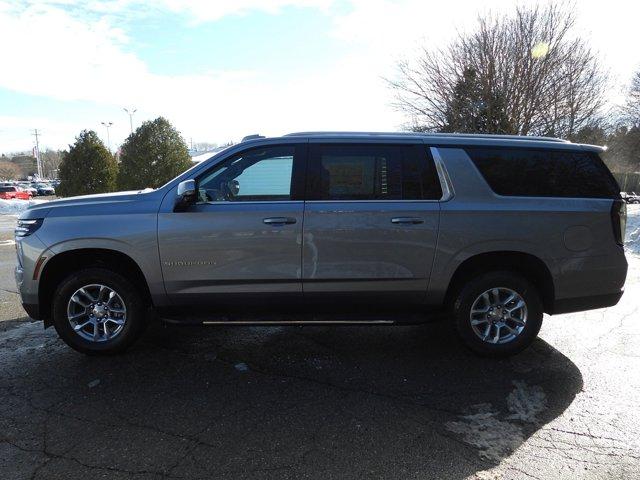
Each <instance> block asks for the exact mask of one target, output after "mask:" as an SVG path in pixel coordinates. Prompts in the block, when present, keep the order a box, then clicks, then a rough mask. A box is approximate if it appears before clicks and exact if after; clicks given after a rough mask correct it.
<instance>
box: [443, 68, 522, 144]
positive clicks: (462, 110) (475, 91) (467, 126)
mask: <svg viewBox="0 0 640 480" xmlns="http://www.w3.org/2000/svg"><path fill="white" fill-rule="evenodd" d="M505 107H506V101H505V98H504V95H501V94H500V93H499V92H496V91H495V90H493V91H491V90H489V89H484V88H483V87H482V85H481V83H480V79H479V77H478V74H477V72H476V70H475V69H474V68H471V67H467V68H465V69H464V72H463V74H462V78H461V79H460V80H458V82H456V85H455V87H454V91H453V97H452V99H451V101H450V102H449V104H448V105H447V110H446V112H445V122H446V124H445V126H444V127H443V128H442V129H441V131H443V132H458V133H514V132H513V130H514V129H513V128H511V127H510V126H509V120H508V118H507V115H506V108H505Z"/></svg>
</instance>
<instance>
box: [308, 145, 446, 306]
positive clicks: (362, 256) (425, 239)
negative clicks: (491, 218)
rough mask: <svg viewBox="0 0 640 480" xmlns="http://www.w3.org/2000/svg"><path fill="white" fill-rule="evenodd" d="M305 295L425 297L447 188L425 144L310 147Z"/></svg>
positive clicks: (383, 299) (361, 297)
mask: <svg viewBox="0 0 640 480" xmlns="http://www.w3.org/2000/svg"><path fill="white" fill-rule="evenodd" d="M308 165H309V166H308V168H309V171H308V175H307V178H308V184H307V202H306V206H305V213H304V241H303V288H304V294H305V297H307V296H308V297H309V298H312V297H324V296H331V297H333V298H335V299H338V298H340V296H341V295H343V294H344V297H345V298H348V299H350V300H351V299H354V298H356V299H357V298H360V299H363V300H364V299H366V300H367V301H369V300H372V301H377V300H381V301H388V300H389V297H390V296H400V297H403V298H405V299H408V300H415V301H421V300H423V299H424V297H425V295H426V292H427V288H428V281H429V275H430V272H431V266H432V263H433V257H434V252H435V248H436V241H437V234H438V223H439V216H440V207H439V202H438V200H439V199H440V198H441V196H442V190H441V188H440V183H439V181H438V176H437V173H436V169H435V166H434V164H433V160H432V158H431V156H430V154H429V151H428V150H427V149H426V148H425V146H424V145H410V144H353V143H349V144H332V143H317V144H311V145H310V146H309V164H308Z"/></svg>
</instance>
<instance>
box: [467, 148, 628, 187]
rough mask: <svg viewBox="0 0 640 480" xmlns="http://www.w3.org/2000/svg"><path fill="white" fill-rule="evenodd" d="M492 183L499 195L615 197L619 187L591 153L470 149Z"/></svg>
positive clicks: (469, 153) (600, 161)
mask: <svg viewBox="0 0 640 480" xmlns="http://www.w3.org/2000/svg"><path fill="white" fill-rule="evenodd" d="M466 151H467V153H468V155H469V156H470V157H471V159H472V160H473V162H474V163H475V164H476V166H477V167H478V169H479V170H480V172H481V173H482V175H483V176H484V178H485V179H486V180H487V183H488V184H489V186H490V187H491V188H492V189H493V191H494V192H496V193H497V194H499V195H512V196H532V197H586V198H615V197H618V196H619V191H620V190H619V188H618V186H617V184H616V182H615V180H614V179H613V176H612V175H611V173H610V172H609V170H607V168H606V167H605V166H604V164H603V163H602V160H600V158H599V157H598V156H597V155H596V154H595V153H591V152H576V151H570V150H531V149H507V148H505V149H502V148H475V147H474V148H467V149H466Z"/></svg>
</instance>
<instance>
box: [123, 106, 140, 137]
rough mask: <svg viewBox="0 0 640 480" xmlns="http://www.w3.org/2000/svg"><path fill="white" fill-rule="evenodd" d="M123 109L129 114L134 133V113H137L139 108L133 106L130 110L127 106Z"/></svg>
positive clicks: (130, 125)
mask: <svg viewBox="0 0 640 480" xmlns="http://www.w3.org/2000/svg"><path fill="white" fill-rule="evenodd" d="M123 110H124V111H125V112H127V114H128V115H129V127H130V128H131V133H133V114H134V113H136V112H137V111H138V109H137V108H132V109H131V110H128V109H126V108H123Z"/></svg>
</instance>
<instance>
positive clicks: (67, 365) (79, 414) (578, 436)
mask: <svg viewBox="0 0 640 480" xmlns="http://www.w3.org/2000/svg"><path fill="white" fill-rule="evenodd" d="M5 218H6V217H5ZM7 222H10V220H7ZM5 227H6V225H5ZM637 263H640V262H638V261H637V260H635V259H634V260H633V261H632V265H631V271H630V278H637V277H638V276H640V275H638V271H639V270H640V267H639V266H638V265H637ZM13 265H14V246H13V244H12V241H11V232H10V228H9V229H8V228H4V227H3V225H2V222H0V478H1V479H6V480H9V479H57V478H60V479H75V478H78V479H86V478H108V479H124V478H140V479H155V478H176V479H177V478H201V479H210V478H243V479H247V478H249V479H250V478H278V479H280V478H296V479H298V478H322V479H330V478H340V479H343V478H353V479H356V478H358V479H360V478H400V479H431V478H434V479H436V478H437V479H465V478H478V479H485V480H486V479H498V478H500V479H501V478H508V479H530V478H537V479H548V478H563V479H564V478H567V479H569V478H571V479H573V478H579V479H604V478H615V479H619V478H630V479H635V478H640V408H639V407H638V403H639V400H640V353H639V352H640V348H639V347H640V326H639V322H638V321H639V319H640V316H639V313H640V312H639V308H638V306H639V305H640V300H638V299H639V298H640V287H639V285H638V284H637V283H636V282H635V281H630V282H629V285H628V287H627V292H626V293H625V295H624V297H623V300H622V302H621V303H620V304H619V305H618V306H616V307H614V308H610V309H607V310H597V311H594V312H587V313H580V314H573V315H564V316H557V317H546V319H545V324H544V326H543V329H542V332H541V335H540V338H539V339H538V340H537V341H536V342H535V344H534V345H533V347H532V348H530V349H529V350H527V351H526V352H524V353H522V354H520V355H518V356H516V357H514V358H511V359H506V360H489V359H482V358H478V357H476V356H474V355H473V354H471V353H469V352H467V351H466V350H464V349H463V348H462V347H461V346H460V345H459V344H458V343H457V342H456V340H455V337H454V336H453V334H452V332H451V330H450V329H449V328H448V326H447V325H446V323H440V324H432V325H425V326H417V327H342V328H319V327H287V328H248V327H247V328H245V327H237V328H218V327H210V328H193V327H190V328H182V329H180V328H176V327H172V328H164V327H160V326H155V327H152V328H150V329H149V330H148V331H147V333H146V334H145V335H144V337H143V338H142V340H141V341H140V342H139V343H138V344H137V345H136V346H135V347H134V348H133V349H132V350H131V351H129V352H128V353H127V354H125V355H122V356H119V357H111V358H93V357H85V356H83V355H81V354H78V353H76V352H74V351H72V350H70V349H69V348H67V347H66V346H65V345H64V344H63V343H62V341H60V340H58V338H57V337H56V334H55V332H54V331H53V330H52V329H49V330H46V331H45V330H43V328H42V325H41V324H40V323H38V322H33V321H30V320H29V319H28V318H26V316H25V313H24V312H23V311H22V309H21V307H20V305H19V303H18V296H17V294H16V293H15V285H14V283H13V276H12V275H13V274H12V268H13Z"/></svg>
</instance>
